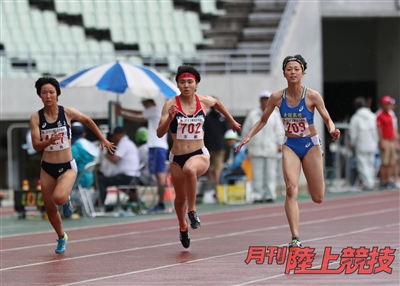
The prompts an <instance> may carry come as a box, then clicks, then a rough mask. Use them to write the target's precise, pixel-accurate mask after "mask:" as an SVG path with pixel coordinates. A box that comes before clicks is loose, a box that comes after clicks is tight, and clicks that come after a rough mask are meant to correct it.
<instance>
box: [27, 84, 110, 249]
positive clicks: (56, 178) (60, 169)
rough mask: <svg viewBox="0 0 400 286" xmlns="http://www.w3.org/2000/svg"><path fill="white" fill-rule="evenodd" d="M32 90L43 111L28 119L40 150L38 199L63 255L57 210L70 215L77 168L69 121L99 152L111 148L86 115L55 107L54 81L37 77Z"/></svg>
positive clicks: (63, 236)
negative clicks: (82, 127) (85, 131)
mask: <svg viewBox="0 0 400 286" xmlns="http://www.w3.org/2000/svg"><path fill="white" fill-rule="evenodd" d="M35 88H36V93H37V94H38V95H39V97H40V98H41V100H42V102H43V105H44V107H43V108H42V109H40V110H39V111H38V112H35V113H34V114H32V116H31V118H30V130H31V134H32V144H33V148H35V150H36V151H42V150H44V152H43V156H42V161H41V170H40V181H41V183H42V197H43V202H44V206H45V208H46V213H47V215H48V217H49V221H50V224H51V225H52V226H53V228H54V230H55V231H56V233H57V235H58V239H57V242H58V243H57V248H56V253H64V252H65V244H66V242H67V240H68V236H67V234H66V233H65V232H64V230H63V227H62V223H61V216H60V214H59V212H58V207H57V206H62V208H63V214H64V217H70V216H71V215H72V205H71V200H70V196H69V194H70V192H71V189H72V187H73V184H74V182H75V177H76V173H77V167H76V163H75V160H74V159H73V158H72V153H71V128H70V126H71V120H78V121H80V122H82V123H84V124H86V125H87V126H88V127H89V128H90V129H91V130H92V131H93V132H94V134H96V136H97V137H98V138H99V139H100V142H101V146H102V148H105V147H106V148H107V149H108V150H109V151H110V152H111V153H112V152H113V151H114V150H115V146H114V144H113V143H110V142H109V141H107V140H106V139H105V138H104V136H103V135H102V133H101V132H100V130H99V128H98V127H97V125H96V124H95V123H94V122H93V120H92V119H90V118H89V117H88V116H87V115H85V114H82V113H80V112H79V111H78V110H76V109H74V108H69V107H66V106H64V107H63V106H61V105H58V104H57V101H58V97H59V96H60V94H61V90H60V85H59V83H58V81H57V80H56V79H54V78H52V77H41V78H39V79H38V80H37V81H36V83H35Z"/></svg>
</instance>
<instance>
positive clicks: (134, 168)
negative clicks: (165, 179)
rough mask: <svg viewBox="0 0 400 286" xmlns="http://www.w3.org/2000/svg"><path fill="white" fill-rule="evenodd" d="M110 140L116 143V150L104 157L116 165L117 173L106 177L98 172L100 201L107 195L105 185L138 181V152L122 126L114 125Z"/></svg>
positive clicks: (102, 201)
mask: <svg viewBox="0 0 400 286" xmlns="http://www.w3.org/2000/svg"><path fill="white" fill-rule="evenodd" d="M111 136H112V137H111V138H112V141H113V142H114V143H115V144H116V145H117V150H116V151H115V153H114V154H110V153H108V154H106V158H107V159H108V160H109V161H111V162H112V163H114V164H115V165H116V166H117V169H118V173H117V175H114V176H111V177H106V176H105V175H104V174H102V173H101V174H99V190H100V198H101V203H102V204H103V205H104V202H105V200H106V197H107V187H110V186H118V185H129V184H130V183H131V182H132V180H136V181H137V183H139V177H140V170H139V152H138V149H137V147H136V145H135V143H133V141H132V140H130V139H129V137H128V136H127V135H126V134H125V130H124V129H123V128H122V127H119V126H117V127H115V128H114V130H113V131H112V133H111Z"/></svg>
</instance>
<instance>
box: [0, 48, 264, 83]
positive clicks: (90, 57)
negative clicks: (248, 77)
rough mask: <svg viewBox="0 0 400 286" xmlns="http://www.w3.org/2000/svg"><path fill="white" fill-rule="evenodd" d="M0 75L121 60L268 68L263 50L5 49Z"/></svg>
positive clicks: (161, 66)
mask: <svg viewBox="0 0 400 286" xmlns="http://www.w3.org/2000/svg"><path fill="white" fill-rule="evenodd" d="M0 59H1V62H2V65H1V68H2V77H7V76H13V74H15V73H26V74H27V76H28V77H29V75H31V74H34V75H36V74H37V73H40V74H49V75H53V76H61V75H65V74H69V73H71V72H76V71H79V70H82V69H85V68H89V67H92V66H96V65H99V64H103V63H107V62H111V61H114V60H121V61H126V62H130V63H132V64H139V65H146V66H150V67H153V68H155V69H157V70H158V71H160V72H165V73H167V74H168V73H170V74H173V73H175V71H176V68H177V67H178V66H179V65H180V64H182V63H188V64H191V65H193V66H194V67H196V68H197V69H198V70H199V72H201V73H202V74H207V73H224V74H230V73H238V72H240V73H260V72H269V71H270V57H269V51H268V50H267V51H266V50H199V51H196V52H193V53H152V54H148V55H144V54H143V53H141V52H140V51H116V52H115V53H101V52H98V53H94V52H92V53H88V52H50V53H43V52H18V53H13V52H6V51H2V52H1V53H0Z"/></svg>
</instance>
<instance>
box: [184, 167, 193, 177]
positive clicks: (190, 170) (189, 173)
mask: <svg viewBox="0 0 400 286" xmlns="http://www.w3.org/2000/svg"><path fill="white" fill-rule="evenodd" d="M183 172H184V174H185V176H186V178H192V177H196V171H195V169H194V168H184V169H183Z"/></svg>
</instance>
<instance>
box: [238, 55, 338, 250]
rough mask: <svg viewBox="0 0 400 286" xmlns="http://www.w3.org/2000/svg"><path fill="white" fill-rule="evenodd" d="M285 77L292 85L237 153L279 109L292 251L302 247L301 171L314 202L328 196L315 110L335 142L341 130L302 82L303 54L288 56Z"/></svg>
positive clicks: (276, 94)
mask: <svg viewBox="0 0 400 286" xmlns="http://www.w3.org/2000/svg"><path fill="white" fill-rule="evenodd" d="M282 69H283V76H284V77H285V78H286V80H287V83H288V86H287V88H285V89H284V90H280V91H277V92H274V93H272V95H271V97H270V99H269V101H268V104H267V108H266V109H265V110H264V112H263V114H262V115H261V118H260V120H259V121H257V122H256V123H255V124H254V126H253V128H252V129H251V130H250V132H249V134H248V135H247V136H246V137H245V138H244V139H243V141H242V142H241V143H240V144H239V145H238V147H237V148H236V151H239V150H240V148H241V147H242V146H243V145H244V144H246V143H248V142H249V141H250V139H251V138H252V137H253V136H254V135H256V134H257V132H259V131H260V130H261V129H262V128H263V127H264V126H265V124H266V123H267V121H268V118H269V117H270V115H271V113H272V112H273V111H274V108H275V107H278V108H279V111H280V113H281V116H282V120H283V124H284V127H285V139H284V142H283V144H284V145H283V148H282V168H283V176H284V179H285V184H286V200H285V212H286V216H287V219H288V222H289V227H290V231H291V233H292V240H291V242H290V243H289V248H294V249H295V248H301V247H302V244H301V242H300V238H299V207H298V204H297V194H298V181H299V176H300V170H301V168H302V167H303V172H304V175H305V177H306V180H307V183H308V189H309V192H310V195H311V198H312V200H313V201H314V202H315V203H321V202H322V200H323V198H324V193H325V182H324V171H323V162H322V155H323V152H322V149H321V146H320V144H321V143H320V140H319V137H318V134H317V129H316V127H315V125H314V111H315V109H317V110H318V112H319V113H320V115H321V117H322V119H323V120H324V122H325V125H326V127H327V128H328V131H329V134H330V135H331V137H332V138H333V140H337V139H338V138H339V137H340V131H339V130H338V129H336V127H335V125H334V124H333V122H332V120H331V118H330V115H329V113H328V111H327V110H326V108H325V104H324V100H323V99H322V97H321V95H320V94H319V93H318V92H317V91H315V90H312V89H309V88H307V87H305V86H303V84H302V83H301V79H302V78H303V76H304V72H305V70H306V69H307V63H306V61H305V60H304V59H303V57H302V56H301V55H296V56H294V57H292V56H288V57H286V58H285V59H284V60H283V65H282Z"/></svg>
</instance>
